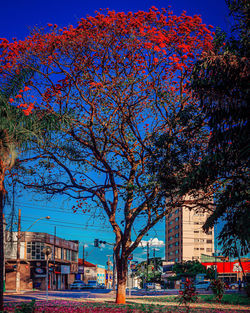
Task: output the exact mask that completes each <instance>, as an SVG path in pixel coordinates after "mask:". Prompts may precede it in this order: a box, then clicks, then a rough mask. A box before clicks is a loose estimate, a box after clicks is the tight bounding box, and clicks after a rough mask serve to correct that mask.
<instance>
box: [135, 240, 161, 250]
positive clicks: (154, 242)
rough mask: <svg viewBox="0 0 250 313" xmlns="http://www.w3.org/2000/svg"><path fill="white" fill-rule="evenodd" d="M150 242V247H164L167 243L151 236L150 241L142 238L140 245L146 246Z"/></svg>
mask: <svg viewBox="0 0 250 313" xmlns="http://www.w3.org/2000/svg"><path fill="white" fill-rule="evenodd" d="M147 243H149V246H150V247H164V246H165V243H164V241H163V240H159V239H158V238H150V239H149V240H148V241H146V240H142V241H141V242H140V244H139V247H143V248H145V247H146V246H147Z"/></svg>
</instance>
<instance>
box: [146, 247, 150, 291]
mask: <svg viewBox="0 0 250 313" xmlns="http://www.w3.org/2000/svg"><path fill="white" fill-rule="evenodd" d="M148 266H149V242H147V280H146V289H147V288H148V285H147V282H148Z"/></svg>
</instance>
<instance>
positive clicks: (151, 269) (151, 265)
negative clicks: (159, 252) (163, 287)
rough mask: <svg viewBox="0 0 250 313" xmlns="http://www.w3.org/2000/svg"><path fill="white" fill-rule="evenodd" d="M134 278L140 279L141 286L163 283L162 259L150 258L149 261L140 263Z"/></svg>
mask: <svg viewBox="0 0 250 313" xmlns="http://www.w3.org/2000/svg"><path fill="white" fill-rule="evenodd" d="M133 275H134V276H136V277H140V279H141V285H142V287H143V283H161V275H162V260H161V258H160V257H156V258H150V259H149V261H148V262H147V261H143V262H141V263H139V264H138V265H137V266H136V268H135V271H134V273H133Z"/></svg>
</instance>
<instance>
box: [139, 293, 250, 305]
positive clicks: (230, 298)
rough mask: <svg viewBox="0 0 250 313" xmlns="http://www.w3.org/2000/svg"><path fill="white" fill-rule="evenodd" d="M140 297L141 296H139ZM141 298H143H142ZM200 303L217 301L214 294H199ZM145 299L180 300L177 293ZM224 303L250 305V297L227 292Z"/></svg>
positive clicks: (161, 301) (164, 301)
mask: <svg viewBox="0 0 250 313" xmlns="http://www.w3.org/2000/svg"><path fill="white" fill-rule="evenodd" d="M138 299H139V298H138ZM140 299H141V298H140ZM198 299H199V300H198V302H199V303H216V301H215V297H214V295H198ZM143 300H145V301H149V302H158V303H167V302H178V297H177V296H176V295H170V296H159V297H143ZM221 303H222V304H232V305H238V304H239V305H250V298H249V297H247V296H246V295H242V294H225V295H223V298H222V300H221Z"/></svg>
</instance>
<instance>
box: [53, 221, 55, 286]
mask: <svg viewBox="0 0 250 313" xmlns="http://www.w3.org/2000/svg"><path fill="white" fill-rule="evenodd" d="M53 261H54V267H53V289H54V290H56V226H55V227H54V246H53Z"/></svg>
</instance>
